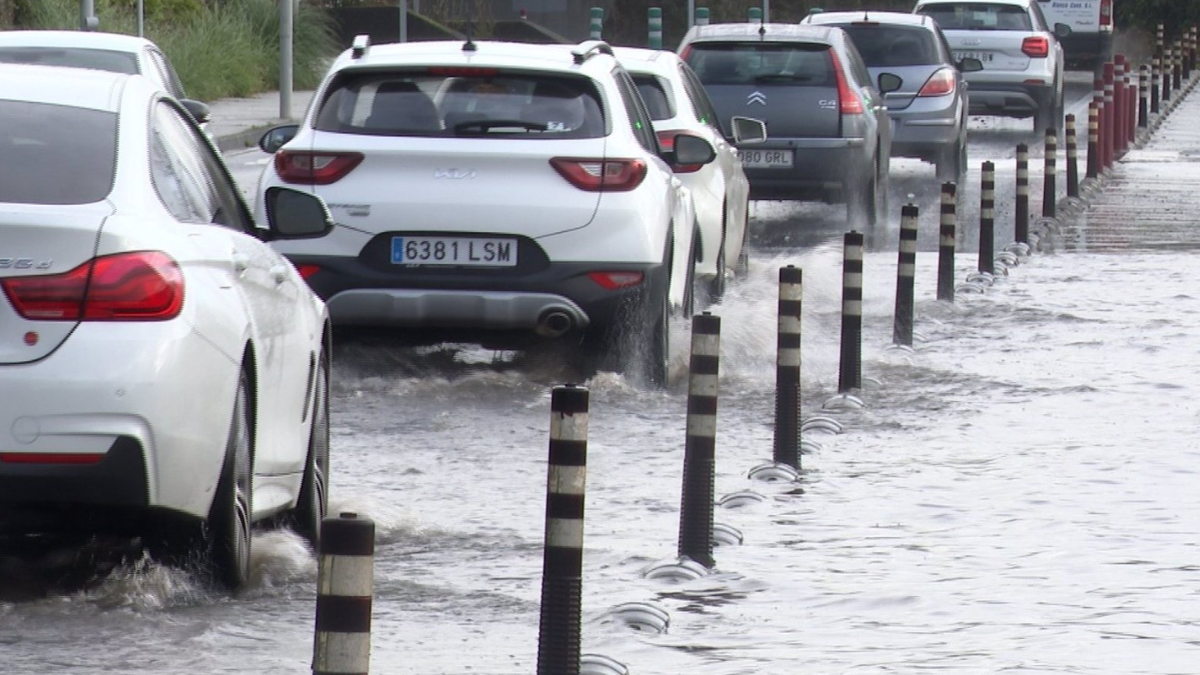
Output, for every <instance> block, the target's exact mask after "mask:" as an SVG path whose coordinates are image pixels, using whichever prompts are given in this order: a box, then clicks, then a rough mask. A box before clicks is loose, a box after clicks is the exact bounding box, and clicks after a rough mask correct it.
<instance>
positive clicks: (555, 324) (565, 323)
mask: <svg viewBox="0 0 1200 675" xmlns="http://www.w3.org/2000/svg"><path fill="white" fill-rule="evenodd" d="M573 325H574V322H573V321H572V320H571V315H570V314H567V313H566V312H563V311H560V310H551V311H549V312H546V313H545V314H543V315H542V317H541V318H540V319H538V322H537V327H536V328H534V332H536V333H537V334H538V335H540V336H542V337H547V338H556V337H560V336H561V335H563V334H564V333H566V332H567V331H569V330H571V327H572V326H573Z"/></svg>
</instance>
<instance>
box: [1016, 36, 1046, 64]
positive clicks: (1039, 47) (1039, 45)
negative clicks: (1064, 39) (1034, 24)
mask: <svg viewBox="0 0 1200 675" xmlns="http://www.w3.org/2000/svg"><path fill="white" fill-rule="evenodd" d="M1021 53H1022V54H1024V55H1025V56H1028V57H1030V58H1033V59H1044V58H1046V57H1047V56H1050V40H1049V39H1047V38H1044V37H1042V36H1040V35H1031V36H1029V37H1027V38H1025V39H1024V40H1022V41H1021Z"/></svg>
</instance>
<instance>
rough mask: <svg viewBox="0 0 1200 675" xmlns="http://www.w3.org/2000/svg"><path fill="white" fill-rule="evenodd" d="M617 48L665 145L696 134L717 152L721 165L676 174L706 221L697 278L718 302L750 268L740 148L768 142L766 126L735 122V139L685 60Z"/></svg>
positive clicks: (753, 121) (652, 51)
mask: <svg viewBox="0 0 1200 675" xmlns="http://www.w3.org/2000/svg"><path fill="white" fill-rule="evenodd" d="M615 51H616V55H617V59H618V60H620V62H621V65H623V66H625V68H626V70H628V71H629V74H630V75H632V76H633V81H634V82H635V83H636V84H637V86H638V91H639V92H640V93H641V95H642V100H643V101H645V103H646V108H647V109H648V110H649V111H650V117H651V118H652V119H653V120H654V130H655V131H656V132H657V133H658V142H659V143H660V144H661V145H662V146H663V147H664V148H671V147H674V144H675V139H676V138H678V137H679V136H680V135H692V136H699V137H700V138H703V139H704V140H706V141H708V142H709V143H710V144H711V145H712V146H713V147H714V148H715V149H716V153H717V158H716V160H715V161H713V162H710V163H708V164H691V165H677V166H675V174H676V175H677V176H679V179H680V180H682V181H683V184H684V185H686V186H687V187H688V189H690V190H691V191H692V200H693V201H694V202H695V204H696V220H697V222H699V223H700V243H699V245H698V246H697V247H696V250H697V265H696V275H697V277H699V278H700V280H701V281H702V282H703V283H704V286H705V288H706V290H707V291H708V300H710V301H713V302H715V301H718V300H720V299H721V297H722V296H723V295H724V293H725V282H726V277H727V275H730V274H734V273H735V270H736V272H737V273H742V274H744V273H745V269H746V265H747V249H746V233H747V227H748V223H749V212H750V209H749V200H750V183H749V181H748V180H747V179H746V172H745V171H744V170H743V169H742V161H741V159H740V158H739V157H738V151H737V147H738V146H739V145H744V144H751V143H762V142H763V141H765V140H766V138H767V132H766V125H765V124H764V123H763V122H762V121H761V120H756V119H751V118H749V117H734V118H733V119H732V120H730V121H729V125H728V126H729V128H730V130H731V135H732V138H728V137H726V135H725V132H724V131H722V130H721V122H720V120H719V119H718V118H717V111H716V109H715V108H714V107H713V104H712V101H710V100H709V98H708V93H707V92H705V90H704V85H703V84H701V83H700V79H699V78H698V77H696V74H695V73H693V72H692V68H691V66H689V65H688V64H687V63H686V62H684V60H683V59H681V58H679V55H677V54H675V53H674V52H669V51H662V50H655V49H637V48H633V47H618V48H616V49H615ZM731 261H732V264H733V266H732V267H731V266H730V264H729V263H730V262H731Z"/></svg>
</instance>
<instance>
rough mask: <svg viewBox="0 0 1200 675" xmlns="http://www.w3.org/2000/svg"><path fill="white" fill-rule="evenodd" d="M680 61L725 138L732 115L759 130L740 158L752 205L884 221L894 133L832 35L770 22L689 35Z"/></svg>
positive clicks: (842, 43)
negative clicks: (829, 207) (840, 208)
mask: <svg viewBox="0 0 1200 675" xmlns="http://www.w3.org/2000/svg"><path fill="white" fill-rule="evenodd" d="M679 53H680V55H681V56H682V57H683V59H684V60H685V61H687V62H688V64H689V65H691V67H692V69H693V70H695V71H696V75H697V76H698V77H699V78H700V81H701V82H702V83H703V84H704V88H705V90H707V92H708V94H709V97H710V98H711V99H712V102H713V105H714V107H715V108H716V110H717V113H718V115H720V121H721V126H722V127H723V128H725V130H726V132H727V133H731V132H732V130H731V129H729V125H730V124H731V122H730V120H731V119H732V118H733V117H734V116H735V115H737V116H743V117H753V118H757V119H761V120H763V121H765V122H766V123H767V140H766V142H765V143H761V144H757V145H754V146H752V147H746V148H742V149H740V154H741V157H742V163H743V165H744V166H745V169H746V176H747V178H749V180H750V196H751V198H752V199H784V200H819V201H826V202H831V203H837V202H843V201H844V202H845V203H846V206H847V215H848V218H849V220H850V222H851V223H852V224H858V225H873V224H875V223H877V222H880V221H881V220H882V219H883V218H884V216H885V215H886V213H887V176H888V166H889V160H890V157H891V146H892V127H891V122H890V121H889V119H888V114H887V107H886V105H885V104H884V94H885V93H887V92H888V91H891V90H893V89H895V88H896V87H898V86H899V85H900V78H899V77H896V76H895V75H892V74H882V75H880V76H879V78H878V79H877V80H873V79H872V78H871V75H870V74H869V72H868V71H867V67H866V65H865V64H864V63H863V60H862V57H861V56H860V55H859V52H858V50H857V49H856V48H855V47H854V44H853V43H852V42H851V41H850V39H849V37H848V36H847V35H846V33H845V32H844V31H843V30H842V29H840V28H834V27H825V26H797V25H795V24H778V23H762V24H759V23H735V24H734V23H731V24H711V25H707V26H693V27H692V29H691V30H689V31H688V33H687V35H686V36H685V37H684V38H683V41H682V42H681V43H680V45H679Z"/></svg>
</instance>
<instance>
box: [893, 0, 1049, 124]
mask: <svg viewBox="0 0 1200 675" xmlns="http://www.w3.org/2000/svg"><path fill="white" fill-rule="evenodd" d="M976 10H978V11H976ZM913 12H914V13H917V14H927V15H929V16H932V17H934V19H935V20H937V21H938V25H939V26H940V27H941V29H942V34H943V35H945V36H946V42H947V43H949V45H950V49H951V50H953V52H954V58H955V59H956V60H960V61H961V60H962V59H963V58H964V57H968V56H969V57H974V58H978V59H979V60H980V62H981V63H982V64H983V69H982V70H978V71H975V72H970V73H966V79H967V82H968V83H969V84H970V87H971V89H970V91H971V95H970V112H971V114H973V115H999V116H1006V117H1018V118H1023V117H1033V118H1034V128H1035V130H1036V131H1038V132H1039V133H1040V132H1044V131H1045V130H1046V129H1047V128H1051V127H1054V128H1058V129H1059V130H1060V131H1061V128H1062V119H1063V105H1064V87H1065V82H1066V80H1065V78H1064V77H1063V70H1064V67H1065V59H1064V56H1063V48H1062V45H1061V44H1060V42H1059V36H1058V35H1056V34H1055V32H1054V27H1053V26H1052V25H1050V24H1048V23H1047V21H1046V18H1045V16H1043V14H1042V10H1041V7H1040V3H1039V2H1038V0H917V3H916V6H915V7H914V9H913ZM939 16H942V17H943V18H942V19H939ZM1010 22H1011V23H1010ZM1062 28H1063V29H1064V31H1063V32H1064V33H1069V31H1070V27H1069V26H1065V25H1064V26H1062Z"/></svg>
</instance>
